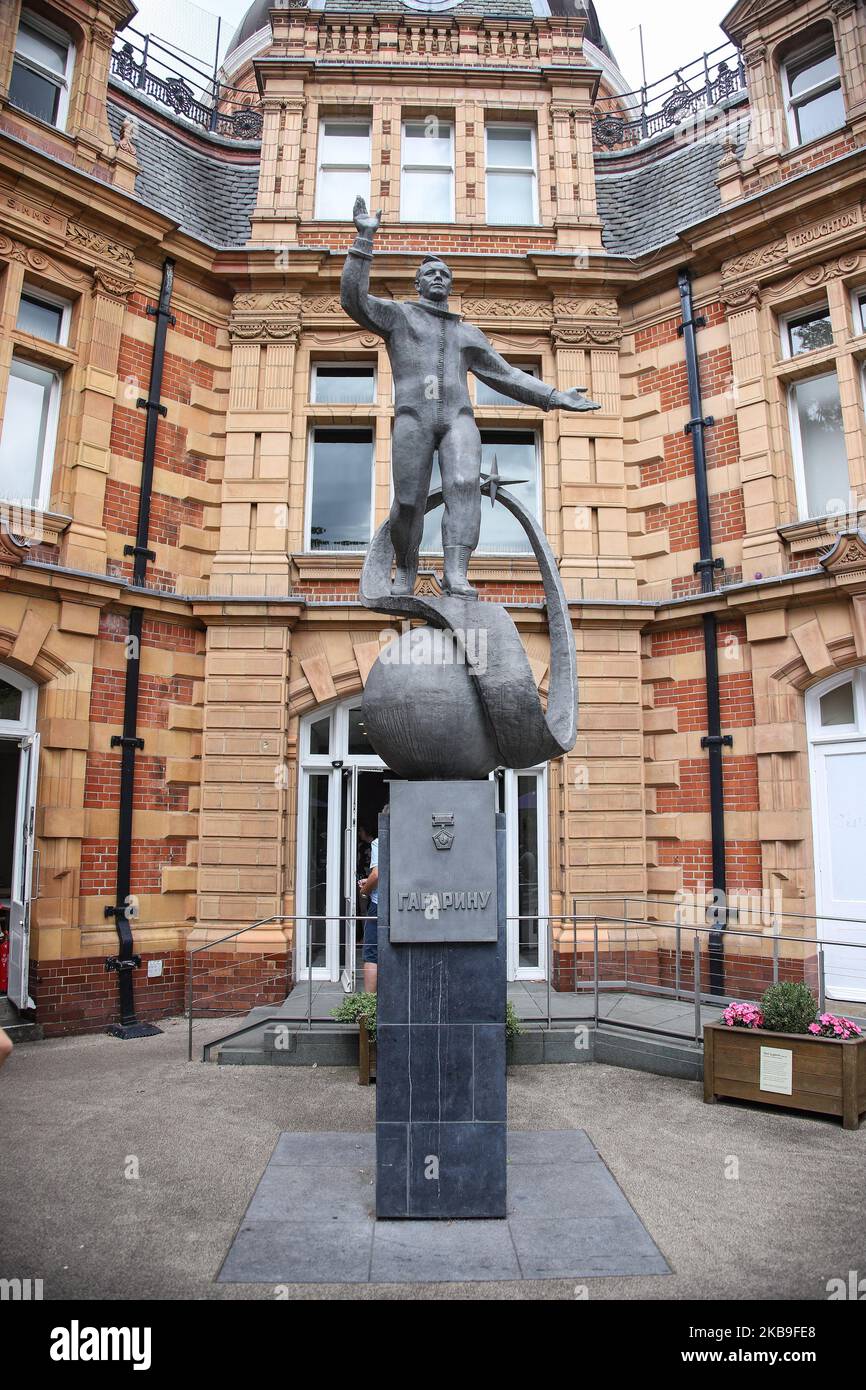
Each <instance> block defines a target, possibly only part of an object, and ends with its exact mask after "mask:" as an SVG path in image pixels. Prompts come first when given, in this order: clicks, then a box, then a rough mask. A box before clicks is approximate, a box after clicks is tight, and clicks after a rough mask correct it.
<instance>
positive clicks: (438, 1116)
mask: <svg viewBox="0 0 866 1390" xmlns="http://www.w3.org/2000/svg"><path fill="white" fill-rule="evenodd" d="M505 949H506V940H505V826H504V817H502V816H499V815H497V814H496V811H495V803H494V787H493V784H492V783H491V782H486V781H477V782H461V781H442V782H392V783H391V799H390V813H389V814H386V815H383V816H382V817H380V820H379V1001H378V1071H377V1087H376V1092H377V1093H376V1215H377V1217H379V1218H380V1219H382V1218H398V1217H408V1218H412V1219H436V1218H451V1219H453V1218H460V1217H462V1218H475V1219H478V1218H481V1217H500V1218H504V1217H505V1214H506V1210H505V1173H506V1168H505V1125H506V1113H505V1110H506V1107H505V1001H506V958H505Z"/></svg>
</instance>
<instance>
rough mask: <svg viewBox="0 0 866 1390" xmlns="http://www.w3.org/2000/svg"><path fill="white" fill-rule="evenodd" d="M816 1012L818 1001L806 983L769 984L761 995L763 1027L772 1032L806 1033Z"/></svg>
mask: <svg viewBox="0 0 866 1390" xmlns="http://www.w3.org/2000/svg"><path fill="white" fill-rule="evenodd" d="M817 1012H818V1001H817V1000H816V998H815V996H814V994H813V993H812V991H811V990H810V989H809V988H808V986H807V985H802V984H792V983H790V982H786V983H784V984H779V985H770V988H769V989H765V990H764V993H763V995H762V997H761V1013H762V1014H763V1015H764V1027H765V1028H769V1029H771V1030H772V1031H773V1032H774V1033H807V1032H808V1031H809V1024H810V1023H814V1021H815V1015H816V1013H817Z"/></svg>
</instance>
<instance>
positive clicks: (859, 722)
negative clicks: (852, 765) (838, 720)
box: [806, 666, 866, 743]
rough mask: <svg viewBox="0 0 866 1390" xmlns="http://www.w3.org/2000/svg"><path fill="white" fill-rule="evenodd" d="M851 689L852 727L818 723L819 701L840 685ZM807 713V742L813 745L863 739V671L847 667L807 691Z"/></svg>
mask: <svg viewBox="0 0 866 1390" xmlns="http://www.w3.org/2000/svg"><path fill="white" fill-rule="evenodd" d="M849 684H852V685H853V687H854V723H853V724H828V725H824V724H822V723H821V701H822V699H823V698H824V696H825V695H829V694H830V692H831V691H833V690H836V689H838V687H839V686H840V685H849ZM806 712H807V723H808V726H809V738H810V739H811V741H812V743H838V742H839V741H840V739H846V738H863V737H866V670H864V668H863V667H862V666H853V667H848V669H847V670H845V671H841V672H839V674H838V675H835V676H830V677H829V678H828V679H827V680H823V681H821V682H820V684H818V685H813V686H812V687H811V688H810V689H809V690H807V691H806Z"/></svg>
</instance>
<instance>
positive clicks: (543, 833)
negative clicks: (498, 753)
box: [503, 764, 550, 980]
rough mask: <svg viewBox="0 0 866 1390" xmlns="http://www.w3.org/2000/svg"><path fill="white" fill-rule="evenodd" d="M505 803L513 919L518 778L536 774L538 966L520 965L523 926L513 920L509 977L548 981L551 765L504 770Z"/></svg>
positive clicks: (508, 943)
mask: <svg viewBox="0 0 866 1390" xmlns="http://www.w3.org/2000/svg"><path fill="white" fill-rule="evenodd" d="M503 774H504V784H505V785H504V805H505V846H506V854H505V864H506V875H505V881H506V892H505V901H506V914H507V916H508V917H509V918H514V917H516V916H517V911H518V898H517V888H518V881H517V876H518V866H517V844H518V837H517V826H518V819H517V800H518V795H517V793H518V778H519V777H535V778H536V781H537V788H538V790H537V805H538V965H537V966H530V965H521V964H520V941H519V935H518V932H519V926H518V923H517V922H515V921H509V923H508V931H507V941H506V958H507V963H508V965H507V972H508V979H509V980H546V979H547V975H548V971H549V968H550V962H549V961H548V959H547V938H548V924H549V918H550V901H549V899H550V885H549V864H548V855H549V854H550V836H549V833H548V804H547V798H548V776H547V764H543V765H542V766H539V767H525V768H511V767H507V768H505V769H503Z"/></svg>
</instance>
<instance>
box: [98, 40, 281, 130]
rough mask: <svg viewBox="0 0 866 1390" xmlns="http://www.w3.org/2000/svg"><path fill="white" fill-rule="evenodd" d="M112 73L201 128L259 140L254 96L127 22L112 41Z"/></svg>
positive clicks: (257, 105) (257, 102)
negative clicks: (124, 27)
mask: <svg viewBox="0 0 866 1390" xmlns="http://www.w3.org/2000/svg"><path fill="white" fill-rule="evenodd" d="M111 72H112V74H113V76H114V77H117V78H119V80H120V81H121V82H125V83H127V84H128V85H129V86H131V87H135V88H137V90H138V91H140V92H143V93H144V95H145V96H148V97H150V98H151V100H152V101H156V102H158V103H159V105H160V106H166V107H168V109H169V110H170V111H173V112H174V113H175V114H176V115H178V116H183V117H184V119H185V120H188V121H191V122H192V124H193V125H197V126H199V127H201V129H202V130H206V131H210V132H211V133H212V134H214V135H222V136H224V137H226V138H227V139H229V140H253V141H257V140H261V137H262V112H261V104H260V99H259V95H258V93H257V92H255V91H248V90H246V88H241V87H231V86H229V85H228V84H227V83H225V82H222V81H220V78H219V75H218V72H217V71H216V70H214V71H210V72H209V71H208V70H207V69H206V68H203V67H202V66H201V65H200V64H199V62H198V61H197V60H196V59H194V58H192V57H191V56H190V55H189V54H186V53H182V52H180V51H179V50H178V49H176V48H173V47H172V46H171V45H168V44H165V43H163V42H162V40H161V39H159V38H157V37H156V36H155V35H153V34H142V33H139V31H138V30H137V29H133V28H132V27H131V26H127V28H126V29H124V31H123V33H122V34H121V35H118V36H117V38H116V40H115V47H114V48H113V49H112V53H111Z"/></svg>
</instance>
